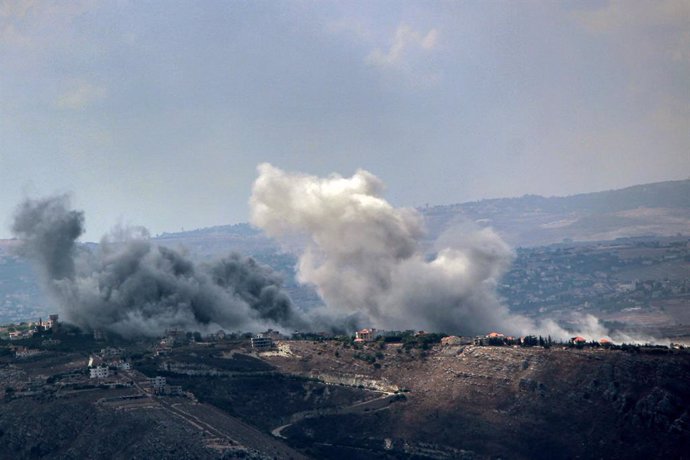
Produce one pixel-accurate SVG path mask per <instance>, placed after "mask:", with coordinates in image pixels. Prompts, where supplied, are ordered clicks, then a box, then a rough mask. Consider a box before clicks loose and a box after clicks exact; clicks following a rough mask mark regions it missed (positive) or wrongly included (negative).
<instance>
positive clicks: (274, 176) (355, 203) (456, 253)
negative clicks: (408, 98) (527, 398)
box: [250, 164, 607, 338]
mask: <svg viewBox="0 0 690 460" xmlns="http://www.w3.org/2000/svg"><path fill="white" fill-rule="evenodd" d="M258 172H259V177H258V178H257V179H256V181H255V183H254V187H253V193H252V197H251V200H250V203H251V208H252V223H253V224H254V225H256V226H258V227H260V228H262V229H263V230H264V231H265V232H266V233H267V234H268V235H269V236H272V237H276V238H286V237H292V236H293V235H303V236H306V237H307V241H308V242H307V244H306V249H305V250H304V252H303V253H302V254H301V256H300V258H299V263H298V278H299V281H300V282H303V283H308V284H310V285H313V286H314V287H315V288H316V290H317V292H318V293H319V295H320V296H321V298H322V299H323V300H324V302H325V303H326V305H327V308H328V310H330V312H331V313H332V314H333V315H335V316H337V315H343V314H349V315H356V316H357V317H359V318H360V319H361V322H363V323H366V324H368V325H371V326H374V327H379V328H387V329H416V328H422V329H428V330H434V331H445V332H448V333H455V334H467V335H473V334H484V333H486V332H488V331H490V330H500V331H503V332H505V333H510V334H539V333H541V334H544V335H547V334H549V335H552V336H553V337H558V338H566V337H570V336H571V333H570V332H567V331H565V330H564V329H562V328H560V327H559V326H558V325H557V324H555V323H554V322H553V321H543V322H540V323H538V324H537V323H535V322H534V321H532V320H530V319H528V318H526V317H524V316H521V315H517V314H513V313H511V312H510V311H509V310H508V308H507V307H506V306H505V305H504V304H502V303H501V301H500V300H499V298H498V297H497V294H496V285H497V282H498V281H499V280H500V279H501V277H502V276H503V274H504V273H505V271H506V270H507V269H508V267H509V266H510V264H511V262H512V260H513V257H514V256H513V252H512V251H511V249H510V248H509V247H508V246H507V245H506V243H505V242H504V241H503V240H502V239H501V238H500V237H499V236H498V235H497V234H496V233H495V232H493V231H492V230H491V229H489V228H484V229H473V230H471V231H464V232H461V233H460V234H450V233H448V234H445V235H443V236H442V237H441V238H439V241H438V242H437V245H436V248H435V251H434V254H432V255H431V256H429V255H427V254H426V253H425V252H424V251H423V250H422V249H421V238H422V236H423V235H424V226H423V221H422V218H421V216H420V215H419V214H418V213H417V212H416V211H414V210H412V209H399V208H394V207H393V206H391V205H390V204H389V203H388V202H387V201H385V200H384V199H383V198H382V197H381V194H382V190H383V184H382V183H381V181H380V180H379V179H378V178H377V177H375V176H374V175H372V174H371V173H369V172H367V171H364V170H359V171H357V172H356V173H355V174H354V175H353V176H352V177H350V178H344V177H341V176H339V175H332V176H330V177H328V178H318V177H314V176H309V175H304V174H293V173H287V172H284V171H282V170H280V169H278V168H275V167H273V166H271V165H270V164H262V165H260V166H259V167H258ZM582 323H583V325H584V326H585V327H587V328H588V329H591V327H592V326H596V327H597V328H598V329H597V330H596V331H595V332H594V333H595V334H601V335H599V336H597V337H596V338H599V337H601V336H603V335H605V333H606V332H607V331H605V329H603V328H601V327H600V325H599V323H598V321H596V318H593V317H592V318H584V319H583V320H582Z"/></svg>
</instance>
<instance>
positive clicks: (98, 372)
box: [89, 366, 110, 379]
mask: <svg viewBox="0 0 690 460" xmlns="http://www.w3.org/2000/svg"><path fill="white" fill-rule="evenodd" d="M108 375H110V371H109V370H108V367H107V366H98V367H92V368H91V369H89V378H91V379H103V378H106V377H107V376H108Z"/></svg>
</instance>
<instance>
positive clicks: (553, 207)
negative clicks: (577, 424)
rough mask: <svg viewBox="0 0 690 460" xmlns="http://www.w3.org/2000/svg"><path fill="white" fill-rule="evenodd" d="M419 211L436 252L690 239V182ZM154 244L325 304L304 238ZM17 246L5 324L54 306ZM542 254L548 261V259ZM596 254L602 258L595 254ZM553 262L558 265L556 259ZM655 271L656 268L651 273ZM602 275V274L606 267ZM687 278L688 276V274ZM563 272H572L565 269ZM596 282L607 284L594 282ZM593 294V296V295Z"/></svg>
mask: <svg viewBox="0 0 690 460" xmlns="http://www.w3.org/2000/svg"><path fill="white" fill-rule="evenodd" d="M419 211H420V212H421V213H422V214H423V216H424V218H425V220H426V228H427V235H426V237H425V245H426V246H427V247H428V249H429V250H431V249H432V247H433V242H434V241H435V240H436V239H437V238H438V237H439V236H440V235H441V234H443V233H444V232H446V231H449V230H452V229H453V228H454V227H456V226H459V227H462V226H466V225H470V226H490V227H492V228H493V229H494V230H495V231H496V232H497V233H498V234H500V235H501V237H503V238H504V239H505V240H506V241H508V242H509V243H510V244H511V245H512V246H513V247H525V248H529V247H536V246H540V245H548V244H552V243H560V242H563V241H564V240H565V241H568V240H573V241H599V240H611V239H615V238H619V237H634V236H640V235H644V236H651V237H662V236H677V235H679V234H681V235H688V234H689V233H690V180H683V181H668V182H660V183H655V184H646V185H638V186H634V187H629V188H625V189H621V190H613V191H606V192H595V193H587V194H581V195H573V196H569V197H549V198H546V197H540V196H532V195H529V196H524V197H520V198H503V199H487V200H481V201H476V202H469V203H460V204H453V205H444V206H428V207H424V208H421V209H419ZM153 240H154V241H155V242H156V243H158V244H160V245H162V246H168V247H172V248H176V249H180V248H181V249H183V251H184V252H186V253H188V254H189V255H190V256H192V257H194V258H196V259H198V260H211V259H216V258H218V257H221V256H223V255H225V254H227V253H229V252H238V253H241V254H244V255H247V256H252V257H254V258H255V259H257V260H258V261H259V262H260V263H263V264H265V265H268V266H270V267H271V268H272V269H273V270H275V271H277V272H280V273H281V275H282V277H283V280H284V285H285V287H286V288H287V290H288V292H289V294H290V296H291V297H292V298H293V300H294V301H295V303H296V304H297V305H299V306H301V307H302V308H307V309H308V308H310V307H311V306H314V305H318V304H320V303H321V299H320V298H319V297H318V296H317V294H316V293H315V292H314V290H313V289H311V288H310V287H309V286H304V285H301V284H299V283H298V282H297V280H296V279H295V264H296V262H297V259H296V253H297V252H299V249H301V248H299V246H300V245H301V244H302V242H300V241H299V240H294V241H291V242H290V243H289V244H288V245H286V244H285V242H283V244H282V245H279V244H278V243H277V242H275V241H273V240H271V239H269V238H267V237H266V236H264V235H263V234H262V233H261V232H260V231H259V230H258V229H256V228H254V227H252V226H250V225H249V224H246V223H241V224H235V225H221V226H215V227H210V228H203V229H198V230H193V231H186V232H175V233H164V234H161V235H157V236H155V237H154V238H153ZM16 246H17V241H16V240H2V241H0V272H1V273H2V274H3V277H2V279H1V280H0V309H1V311H0V319H1V321H3V322H8V321H18V320H22V319H29V318H34V317H38V316H41V315H43V316H45V314H47V313H48V312H49V311H50V308H51V307H50V305H48V304H47V303H46V302H47V299H46V298H45V296H43V295H41V293H40V290H39V288H38V283H37V282H36V278H35V276H34V275H33V272H32V270H31V269H30V267H29V265H28V263H27V261H26V260H24V259H23V258H22V257H18V256H17V255H14V254H13V248H14V247H16ZM663 252H664V251H663V250H661V251H660V252H659V255H658V257H661V258H663V257H668V256H665V255H664V253H663ZM524 257H529V256H528V255H527V254H523V253H521V252H519V253H518V260H517V261H516V262H515V263H514V264H513V271H516V270H517V272H519V271H520V270H521V269H522V268H524V267H522V268H521V266H522V265H524V263H523V258H524ZM539 257H540V258H542V259H543V256H539ZM592 257H595V254H594V253H593V254H592ZM597 257H598V256H597ZM655 257H656V256H655ZM680 257H681V258H680V259H678V260H676V261H675V262H673V261H671V262H669V263H666V265H663V264H662V265H654V266H655V267H658V268H657V269H655V270H656V272H657V273H655V276H654V277H646V276H642V277H641V278H640V277H639V276H637V275H636V276H634V277H633V278H631V280H632V281H634V278H636V277H637V278H640V279H645V280H646V279H647V278H649V280H654V279H657V278H658V279H659V280H662V279H663V278H667V277H668V276H667V275H668V274H665V271H664V270H666V271H668V270H673V271H675V272H676V273H680V272H678V270H677V268H678V267H677V265H678V264H679V263H681V264H682V263H686V262H682V259H683V257H682V254H681V255H680ZM547 259H548V257H547ZM525 260H527V259H525ZM592 260H594V259H592ZM546 262H548V261H546V260H545V261H544V263H546ZM649 262H650V261H647V262H645V263H649ZM540 263H541V262H540ZM548 264H549V265H550V266H553V265H554V263H550V262H549V263H548ZM555 265H558V264H557V263H556V264H555ZM585 266H587V264H585ZM664 267H667V268H664ZM649 269H651V268H648V269H647V271H649ZM549 270H551V269H549ZM563 270H565V269H564V268H563ZM597 270H599V271H601V270H602V267H599V268H598V269H597ZM561 271H562V270H561ZM517 272H516V273H517ZM636 273H637V272H636ZM682 273H685V271H684V270H683V271H682ZM563 275H567V273H566V272H563ZM516 276H517V275H516ZM676 277H677V276H676ZM509 278H510V276H509ZM518 278H520V279H522V278H524V276H522V275H520V276H518ZM562 278H563V277H562ZM594 281H597V282H599V281H600V280H592V282H594ZM623 281H626V280H623ZM629 281H630V280H628V282H629ZM544 282H546V280H544ZM620 282H622V281H620V280H611V282H610V283H608V284H609V285H610V287H611V289H612V290H614V291H615V290H616V289H619V283H620ZM540 283H541V284H544V283H542V282H540ZM535 286H537V285H535ZM535 289H537V287H535ZM673 289H676V290H677V289H680V290H681V291H682V290H683V289H685V288H684V287H683V282H682V280H681V284H680V287H678V288H673ZM513 290H514V289H513ZM538 290H541V291H544V286H541V287H539V288H538ZM551 290H552V289H547V290H546V291H551ZM546 291H544V292H546ZM503 294H504V295H507V298H506V301H507V302H508V304H509V305H511V308H518V309H520V310H523V311H524V310H525V308H526V306H527V307H528V306H529V305H535V308H543V307H544V306H547V307H552V306H555V305H562V303H563V302H562V301H561V300H559V301H558V302H555V301H554V300H553V298H552V297H553V294H549V296H546V297H545V295H541V296H539V295H538V296H537V297H538V298H541V297H543V299H541V300H537V301H536V303H535V301H534V299H533V294H534V293H532V292H531V291H530V292H524V293H522V294H524V295H522V294H521V295H520V296H517V295H516V294H515V292H512V291H510V292H508V291H505V292H504V293H503ZM508 294H510V295H508ZM591 294H592V295H594V294H595V293H594V291H592V293H591ZM596 295H597V296H600V295H601V294H596ZM590 297H591V296H590V295H589V294H587V296H585V297H584V298H580V299H579V300H578V301H577V302H576V303H577V304H578V305H580V303H581V304H582V305H584V306H585V309H586V308H589V307H587V305H590V304H591V303H592V301H596V298H594V297H593V298H590ZM595 297H596V296H595ZM569 303H572V302H569ZM566 304H568V302H567V303H566ZM573 305H574V304H573ZM627 307H635V308H636V307H637V304H635V305H626V308H627ZM554 308H555V307H554ZM570 308H571V306H566V310H565V311H568V310H569V309H570Z"/></svg>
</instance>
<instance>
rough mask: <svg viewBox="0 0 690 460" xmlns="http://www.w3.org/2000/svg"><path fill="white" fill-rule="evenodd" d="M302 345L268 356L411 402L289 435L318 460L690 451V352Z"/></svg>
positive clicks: (291, 368) (287, 367)
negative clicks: (351, 377) (364, 380)
mask: <svg viewBox="0 0 690 460" xmlns="http://www.w3.org/2000/svg"><path fill="white" fill-rule="evenodd" d="M290 346H291V348H292V351H293V352H294V353H295V355H297V356H300V357H299V358H294V357H293V358H284V357H271V358H267V360H268V361H269V362H271V364H273V365H275V366H277V367H278V368H279V369H281V370H284V371H286V372H293V373H302V374H313V373H314V371H316V370H318V372H320V373H333V374H340V375H342V374H345V373H352V374H359V375H362V376H368V377H372V378H375V379H382V380H385V381H387V382H389V383H390V384H393V385H396V386H398V387H400V388H401V389H403V391H404V392H403V393H402V394H404V395H405V397H406V399H405V400H404V401H399V402H395V403H392V404H390V405H389V407H388V408H387V409H386V410H378V411H373V412H372V413H370V414H357V415H353V414H342V415H325V416H322V417H313V418H308V419H305V420H303V421H301V422H298V423H295V424H294V425H292V426H290V427H288V428H287V429H285V430H283V432H282V433H283V434H284V435H285V436H286V437H288V438H289V439H291V440H292V441H293V442H295V443H296V445H298V446H303V447H306V448H308V449H311V452H312V453H313V454H314V455H315V456H317V457H319V456H320V457H328V458H360V456H361V458H364V457H365V456H367V455H372V453H375V455H377V456H378V457H375V458H399V457H400V456H403V455H412V456H414V455H421V457H419V458H458V457H468V458H473V457H478V458H488V457H491V458H498V457H500V458H687V456H688V452H690V450H688V449H689V448H690V413H689V411H688V407H690V405H689V404H690V386H689V385H688V382H689V381H690V355H688V354H669V353H664V354H663V355H656V354H648V353H628V352H623V351H613V350H604V349H584V350H577V349H566V350H564V349H560V348H551V349H543V348H510V347H475V346H466V347H462V346H456V347H436V348H435V349H433V350H431V351H428V352H423V351H421V350H411V351H410V353H409V354H407V353H406V352H405V351H402V349H400V348H399V347H390V346H389V347H388V348H386V349H384V350H381V349H379V348H378V345H376V346H372V347H369V348H368V349H367V347H365V349H364V350H360V351H355V350H352V349H345V348H340V347H339V346H338V345H336V344H335V343H334V342H330V343H322V344H311V343H305V342H291V345H290ZM398 350H400V352H399V351H398ZM336 351H337V352H338V355H339V356H336V353H335V352H336ZM355 352H356V353H372V354H373V353H376V352H378V353H382V355H383V357H382V358H380V359H378V360H377V362H378V363H379V364H380V365H381V368H380V369H376V368H375V367H374V366H372V365H370V364H367V363H366V362H365V361H362V360H360V359H353V355H354V353H355ZM363 447H366V454H365V453H364V451H362V448H363ZM424 455H428V456H426V457H425V456H424Z"/></svg>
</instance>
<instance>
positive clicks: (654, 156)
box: [0, 0, 690, 240]
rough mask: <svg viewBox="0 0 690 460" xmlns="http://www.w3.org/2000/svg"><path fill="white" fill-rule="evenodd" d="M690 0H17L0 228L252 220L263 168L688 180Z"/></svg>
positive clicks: (3, 43)
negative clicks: (37, 205) (17, 210)
mask: <svg viewBox="0 0 690 460" xmlns="http://www.w3.org/2000/svg"><path fill="white" fill-rule="evenodd" d="M689 147H690V0H669V1H664V0H654V1H648V2H637V1H631V0H625V1H623V0H621V1H612V2H606V1H592V2H553V1H546V0H544V1H536V2H528V1H520V2H503V1H501V2H499V1H452V2H442V1H433V2H422V1H417V2H402V1H399V0H396V1H390V2H387V1H377V2H371V1H364V2H355V1H341V2H314V1H290V2H279V1H246V2H245V1H195V2H192V1H188V2H173V1H168V0H166V1H148V2H144V1H131V2H130V1H113V0H108V1H102V2H101V1H83V2H82V1H55V2H50V1H21V0H20V1H13V0H0V197H1V198H0V227H1V229H0V237H8V236H9V230H8V226H9V223H10V222H11V214H12V212H13V209H14V207H15V206H16V204H17V203H18V202H19V201H20V200H21V199H22V197H24V196H26V195H29V196H37V195H45V194H49V193H54V192H71V193H72V194H73V197H74V204H75V206H77V207H79V208H82V209H84V210H85V211H86V225H87V235H86V236H87V239H90V240H97V239H98V238H99V237H100V236H101V235H102V234H103V233H105V232H106V231H107V230H108V229H109V228H110V227H112V226H113V225H115V224H118V223H121V224H136V225H144V226H147V227H148V228H149V229H151V231H152V232H153V233H158V232H162V231H177V230H179V229H180V228H182V227H184V228H186V229H192V228H197V227H204V226H211V225H218V224H224V223H234V222H240V221H246V220H247V219H248V213H249V211H248V205H247V201H248V198H249V195H250V192H251V183H252V182H253V180H254V179H255V178H256V166H257V164H258V163H260V162H263V161H268V162H271V163H272V164H275V165H276V166H278V167H280V168H282V169H286V170H299V171H305V172H308V173H311V174H319V175H323V174H327V173H330V172H339V173H342V174H343V175H348V176H349V175H351V174H352V173H353V172H354V171H355V170H356V169H357V168H365V169H368V170H370V171H371V172H373V173H374V174H376V175H377V176H379V177H380V178H381V179H382V180H384V181H385V182H386V184H387V187H388V188H387V195H386V196H387V198H388V199H390V201H392V202H393V203H394V204H396V205H408V206H416V205H422V204H424V203H430V204H443V203H453V202H460V201H467V200H472V199H479V198H488V197H499V196H515V195H522V194H525V193H539V194H544V195H563V194H572V193H577V192H583V191H594V190H603V189H610V188H617V187H621V186H626V185H632V184H636V183H643V182H653V181H660V180H668V179H684V178H687V177H688V176H690V149H689Z"/></svg>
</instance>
